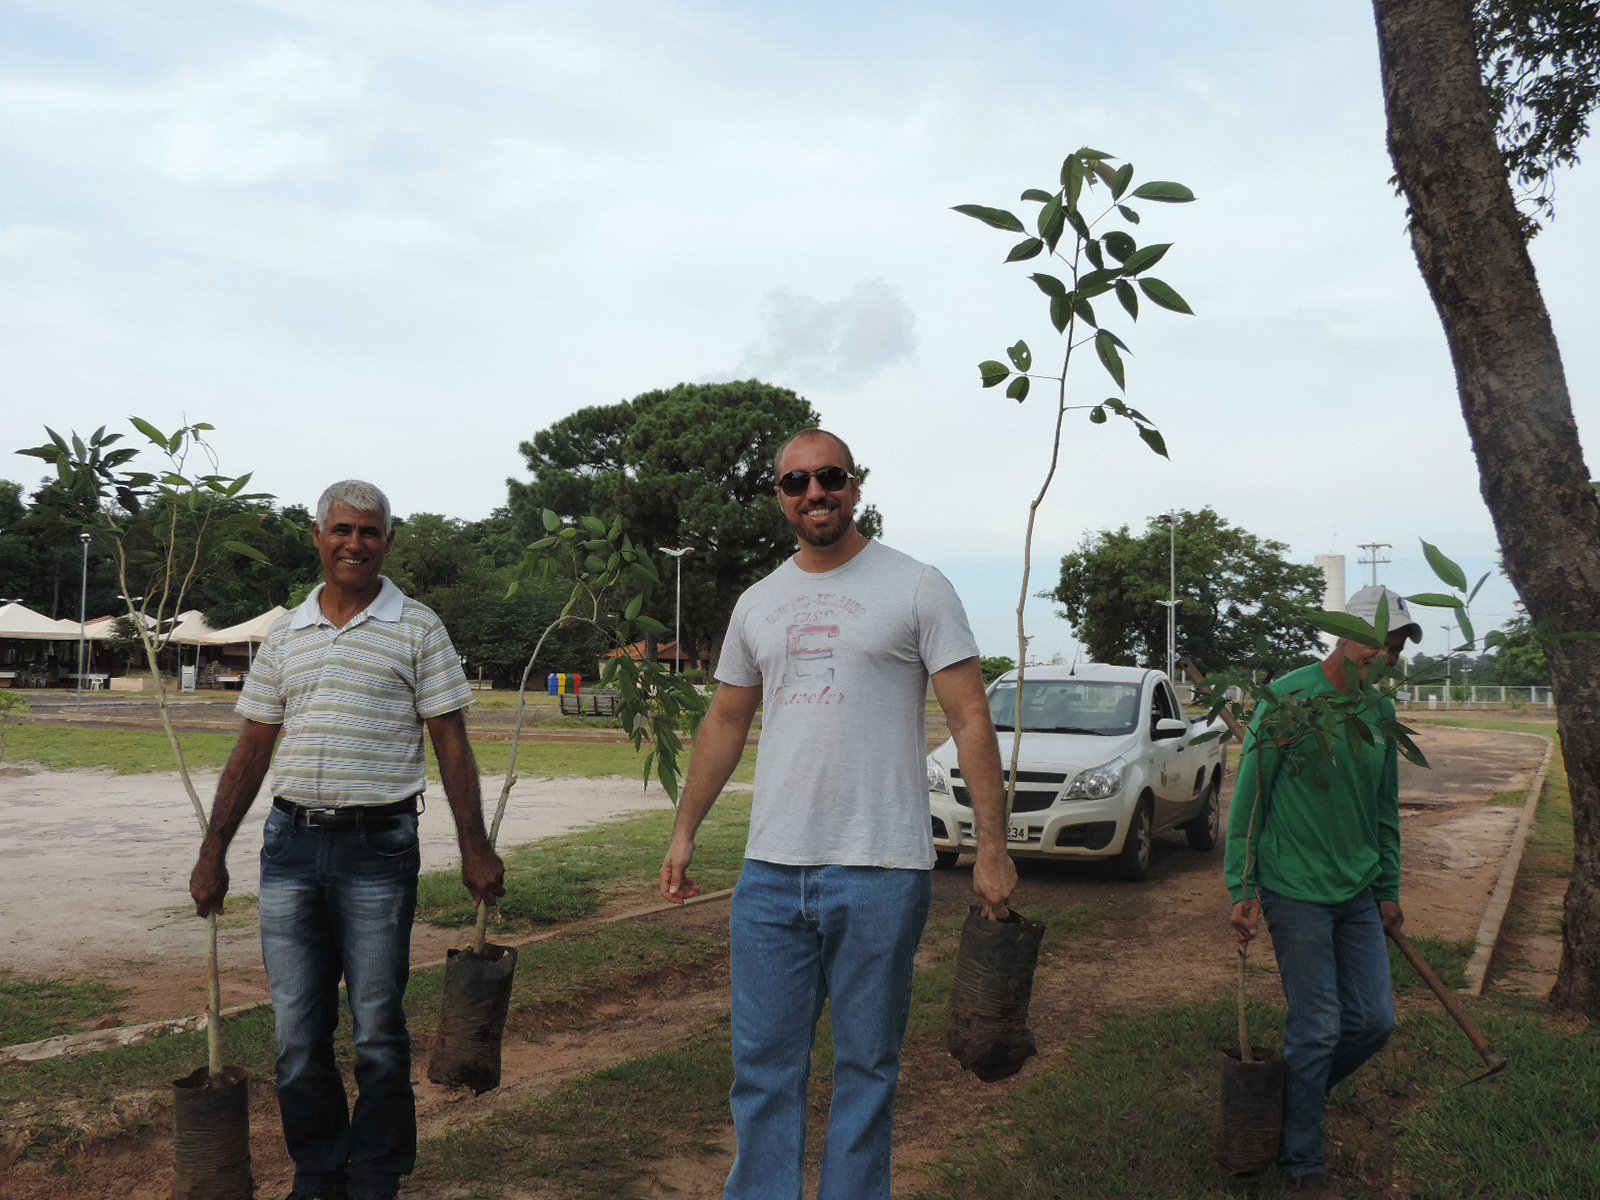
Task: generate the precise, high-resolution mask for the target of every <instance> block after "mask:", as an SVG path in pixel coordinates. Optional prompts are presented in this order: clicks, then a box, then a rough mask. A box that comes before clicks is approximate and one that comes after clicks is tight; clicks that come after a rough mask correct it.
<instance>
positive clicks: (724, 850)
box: [417, 795, 750, 930]
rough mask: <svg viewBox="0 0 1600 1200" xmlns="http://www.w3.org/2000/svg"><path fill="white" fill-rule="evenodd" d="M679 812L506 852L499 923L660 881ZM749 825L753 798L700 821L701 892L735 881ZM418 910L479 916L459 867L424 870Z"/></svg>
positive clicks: (553, 917)
mask: <svg viewBox="0 0 1600 1200" xmlns="http://www.w3.org/2000/svg"><path fill="white" fill-rule="evenodd" d="M674 815H675V814H674V813H673V811H672V810H670V809H659V810H656V811H653V812H642V813H635V814H634V815H633V816H630V817H623V818H621V819H620V820H615V821H606V822H605V823H603V824H600V825H595V826H592V827H590V828H588V829H580V830H576V831H574V832H572V833H568V834H563V835H560V836H557V837H550V838H543V839H541V840H540V841H537V842H533V843H531V844H530V845H527V846H518V847H515V848H513V849H511V850H509V851H507V852H506V854H505V856H504V857H505V863H506V894H505V895H504V896H502V897H501V899H500V906H499V907H500V917H501V919H502V921H504V922H505V925H502V926H500V927H499V928H501V929H503V930H517V929H522V928H526V927H528V926H531V925H540V924H549V923H551V922H555V921H570V920H573V919H575V918H577V917H582V916H587V915H588V914H589V913H592V912H594V911H595V910H596V909H597V908H599V907H600V906H601V905H602V904H604V903H605V902H606V901H607V900H608V899H610V897H611V896H612V895H614V894H616V893H617V892H619V891H621V890H623V889H627V888H635V887H638V886H639V885H641V884H643V883H646V882H648V881H649V880H653V879H655V878H657V876H658V875H659V873H660V871H661V857H662V855H663V854H665V853H666V849H667V842H668V841H669V839H670V837H671V833H672V821H673V817H674ZM749 828H750V797H749V796H748V795H729V796H724V797H723V798H722V799H720V800H719V801H717V804H716V806H715V807H714V808H712V810H711V812H710V814H708V815H707V817H706V819H705V821H704V823H702V824H701V826H700V832H699V834H698V836H697V838H696V842H697V844H698V846H699V849H698V850H697V851H696V853H695V860H694V865H693V867H692V868H691V877H692V878H693V879H695V880H696V881H697V882H698V883H699V884H700V890H701V891H702V892H710V891H715V890H717V889H719V888H725V887H732V886H733V884H734V883H735V881H737V879H738V878H739V868H740V866H741V865H742V864H743V862H744V846H745V839H746V836H747V834H748V832H749ZM417 913H418V916H420V917H421V918H422V919H423V920H425V921H428V922H430V923H432V924H434V925H445V926H461V925H470V924H472V923H473V922H474V921H475V920H476V919H477V916H476V913H475V911H474V909H473V907H472V903H471V900H470V898H469V897H468V895H467V890H466V888H464V887H463V886H462V885H461V872H460V870H459V869H458V868H447V869H445V870H442V871H428V872H425V873H424V874H423V875H422V877H421V879H420V881H419V883H418V891H417Z"/></svg>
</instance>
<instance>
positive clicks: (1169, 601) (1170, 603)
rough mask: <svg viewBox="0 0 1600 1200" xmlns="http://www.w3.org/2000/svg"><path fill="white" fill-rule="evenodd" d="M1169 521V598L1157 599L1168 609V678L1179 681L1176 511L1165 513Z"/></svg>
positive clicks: (1162, 517) (1165, 517)
mask: <svg viewBox="0 0 1600 1200" xmlns="http://www.w3.org/2000/svg"><path fill="white" fill-rule="evenodd" d="M1161 519H1162V520H1163V521H1165V522H1166V523H1167V598H1166V599H1165V600H1160V601H1157V603H1159V604H1160V605H1161V606H1162V607H1163V608H1165V609H1166V610H1167V678H1168V679H1170V680H1171V681H1172V682H1174V683H1176V682H1177V681H1178V677H1177V669H1178V521H1179V520H1180V518H1179V516H1178V514H1177V513H1175V512H1169V513H1163V514H1162V516H1161Z"/></svg>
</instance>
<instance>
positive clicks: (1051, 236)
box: [1044, 209, 1067, 254]
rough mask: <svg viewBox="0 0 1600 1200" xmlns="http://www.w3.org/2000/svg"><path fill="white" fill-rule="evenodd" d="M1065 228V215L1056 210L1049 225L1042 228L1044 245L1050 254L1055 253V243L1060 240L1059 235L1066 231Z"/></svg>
mask: <svg viewBox="0 0 1600 1200" xmlns="http://www.w3.org/2000/svg"><path fill="white" fill-rule="evenodd" d="M1066 227H1067V218H1066V214H1065V213H1064V212H1063V211H1061V210H1059V209H1058V210H1057V211H1056V214H1055V216H1053V217H1051V218H1050V221H1049V223H1048V224H1047V225H1046V226H1045V227H1044V244H1045V246H1046V247H1048V248H1049V250H1050V253H1052V254H1054V253H1055V252H1056V243H1057V242H1059V241H1060V240H1061V235H1062V233H1064V232H1065V231H1066Z"/></svg>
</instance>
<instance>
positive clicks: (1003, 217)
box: [955, 204, 1027, 233]
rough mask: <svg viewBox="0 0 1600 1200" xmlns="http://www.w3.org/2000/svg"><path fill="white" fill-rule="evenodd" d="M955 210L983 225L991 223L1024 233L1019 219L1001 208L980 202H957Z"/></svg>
mask: <svg viewBox="0 0 1600 1200" xmlns="http://www.w3.org/2000/svg"><path fill="white" fill-rule="evenodd" d="M955 211H956V212H958V213H962V214H964V215H966V216H969V217H975V218H977V219H978V220H980V221H982V222H983V223H984V224H985V225H992V226H993V227H994V228H996V229H1007V230H1010V231H1011V232H1012V233H1026V232H1027V230H1026V229H1025V228H1024V227H1023V224H1022V222H1021V221H1019V220H1017V218H1016V216H1015V215H1014V214H1012V213H1008V212H1007V211H1006V210H1005V209H1003V208H988V207H986V206H984V205H982V204H957V205H956V206H955Z"/></svg>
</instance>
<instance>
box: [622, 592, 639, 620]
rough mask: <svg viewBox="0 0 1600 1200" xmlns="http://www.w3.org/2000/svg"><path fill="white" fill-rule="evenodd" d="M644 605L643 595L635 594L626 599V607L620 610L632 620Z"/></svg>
mask: <svg viewBox="0 0 1600 1200" xmlns="http://www.w3.org/2000/svg"><path fill="white" fill-rule="evenodd" d="M643 607H644V597H643V596H635V597H634V598H633V599H632V600H629V601H628V607H627V608H625V609H623V610H622V615H623V616H624V617H626V618H627V619H628V620H630V621H632V620H633V619H634V618H636V617H637V616H638V615H639V610H640V609H641V608H643Z"/></svg>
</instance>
